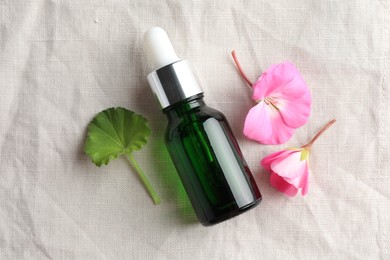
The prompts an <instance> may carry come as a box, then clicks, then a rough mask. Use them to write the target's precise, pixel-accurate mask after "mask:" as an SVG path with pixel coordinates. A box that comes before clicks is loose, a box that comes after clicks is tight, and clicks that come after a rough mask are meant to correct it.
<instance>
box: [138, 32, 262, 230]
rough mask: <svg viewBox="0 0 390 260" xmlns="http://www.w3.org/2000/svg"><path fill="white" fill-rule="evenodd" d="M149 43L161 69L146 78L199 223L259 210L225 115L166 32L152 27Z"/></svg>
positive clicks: (254, 187) (257, 195)
mask: <svg viewBox="0 0 390 260" xmlns="http://www.w3.org/2000/svg"><path fill="white" fill-rule="evenodd" d="M144 44H145V47H146V49H147V50H148V52H149V54H150V56H151V58H152V61H153V63H154V66H155V67H156V70H154V71H152V72H151V73H150V74H149V75H148V76H147V80H148V82H149V85H150V87H151V89H152V91H153V92H154V94H155V96H156V98H157V100H158V102H159V103H160V106H161V108H162V111H163V113H164V114H166V116H167V117H168V127H167V130H166V135H165V144H166V146H167V149H168V152H169V154H170V156H171V158H172V161H173V163H174V165H175V167H176V170H177V172H178V173H179V176H180V179H181V181H182V182H183V185H184V188H185V189H186V192H187V194H188V197H189V199H190V201H191V203H192V206H193V208H194V210H195V213H196V214H197V216H198V219H199V221H200V222H201V223H202V224H203V225H205V226H209V225H213V224H216V223H219V222H221V221H223V220H226V219H229V218H231V217H234V216H236V215H239V214H241V213H242V212H244V211H246V210H248V209H250V208H253V207H255V206H256V205H258V204H259V203H260V201H261V194H260V191H259V189H258V187H257V185H256V183H255V180H254V178H253V176H252V173H251V172H250V170H249V168H248V165H247V164H246V162H245V159H244V158H243V156H242V153H241V151H240V148H239V146H238V143H237V141H236V139H235V137H234V135H233V132H232V130H231V129H230V127H229V124H228V122H227V120H226V118H225V116H224V115H223V114H222V113H221V112H219V111H217V110H215V109H212V108H210V107H208V106H206V104H205V102H204V101H203V91H202V90H201V88H200V86H199V83H198V81H197V79H196V77H195V75H194V73H193V72H192V70H191V68H190V66H189V64H188V62H187V61H185V60H180V59H179V58H178V57H177V56H176V53H175V51H174V49H173V47H172V44H171V42H170V40H169V38H168V35H167V34H166V32H165V31H164V30H163V29H161V28H159V27H153V28H151V29H149V30H148V31H147V32H146V33H145V35H144Z"/></svg>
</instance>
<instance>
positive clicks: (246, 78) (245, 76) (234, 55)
mask: <svg viewBox="0 0 390 260" xmlns="http://www.w3.org/2000/svg"><path fill="white" fill-rule="evenodd" d="M232 56H233V60H234V63H235V64H236V66H237V69H238V72H240V74H241V77H242V78H243V79H244V80H245V82H246V83H248V85H249V86H250V87H252V85H253V84H252V82H251V81H250V80H249V78H248V77H247V75H246V74H245V72H244V70H243V69H242V67H241V64H240V62H239V61H238V58H237V55H236V52H235V51H234V50H232Z"/></svg>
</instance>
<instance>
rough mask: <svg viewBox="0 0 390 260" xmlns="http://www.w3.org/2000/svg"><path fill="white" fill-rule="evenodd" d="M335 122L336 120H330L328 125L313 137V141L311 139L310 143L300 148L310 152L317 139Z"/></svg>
mask: <svg viewBox="0 0 390 260" xmlns="http://www.w3.org/2000/svg"><path fill="white" fill-rule="evenodd" d="M335 122H336V119H333V120H331V121H330V122H329V123H327V124H326V125H325V126H324V127H323V128H322V129H321V130H320V131H319V132H318V133H317V134H316V135H315V136H314V137H313V139H311V141H310V142H309V143H307V144H305V145H304V146H302V148H305V149H308V150H310V149H311V146H312V145H313V144H314V142H315V141H316V140H317V139H318V137H320V136H321V135H322V134H323V133H324V132H325V131H326V130H328V128H329V127H331V126H332V125H333V124H334V123H335Z"/></svg>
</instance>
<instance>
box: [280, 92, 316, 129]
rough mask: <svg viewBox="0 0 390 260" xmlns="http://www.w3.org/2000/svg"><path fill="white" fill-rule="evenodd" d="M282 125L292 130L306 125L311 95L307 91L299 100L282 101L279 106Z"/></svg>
mask: <svg viewBox="0 0 390 260" xmlns="http://www.w3.org/2000/svg"><path fill="white" fill-rule="evenodd" d="M279 111H280V114H281V116H282V118H283V121H284V123H285V124H286V125H287V126H289V127H292V128H298V127H301V126H303V125H304V124H306V122H307V120H308V119H309V117H310V111H311V94H310V92H309V91H307V92H306V93H305V94H304V95H303V96H301V97H300V98H297V99H294V100H292V101H288V100H284V102H283V104H282V105H281V106H279Z"/></svg>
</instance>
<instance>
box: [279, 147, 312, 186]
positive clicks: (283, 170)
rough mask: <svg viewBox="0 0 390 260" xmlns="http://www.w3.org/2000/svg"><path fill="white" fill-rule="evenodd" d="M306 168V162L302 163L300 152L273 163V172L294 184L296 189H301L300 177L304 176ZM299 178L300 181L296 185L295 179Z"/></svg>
mask: <svg viewBox="0 0 390 260" xmlns="http://www.w3.org/2000/svg"><path fill="white" fill-rule="evenodd" d="M306 167H307V164H306V160H303V161H301V152H300V151H294V152H293V153H290V154H288V155H287V156H283V157H282V156H280V157H279V158H277V159H275V160H274V161H273V162H272V163H271V170H272V171H273V172H276V173H277V174H278V175H279V176H281V177H283V178H284V179H285V180H286V181H287V182H289V183H290V184H293V183H294V186H295V187H296V188H299V187H300V177H301V176H302V175H303V174H304V172H305V169H306ZM297 178H299V181H298V182H297V183H296V181H295V179H297ZM290 181H291V182H293V183H291V182H290Z"/></svg>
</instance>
